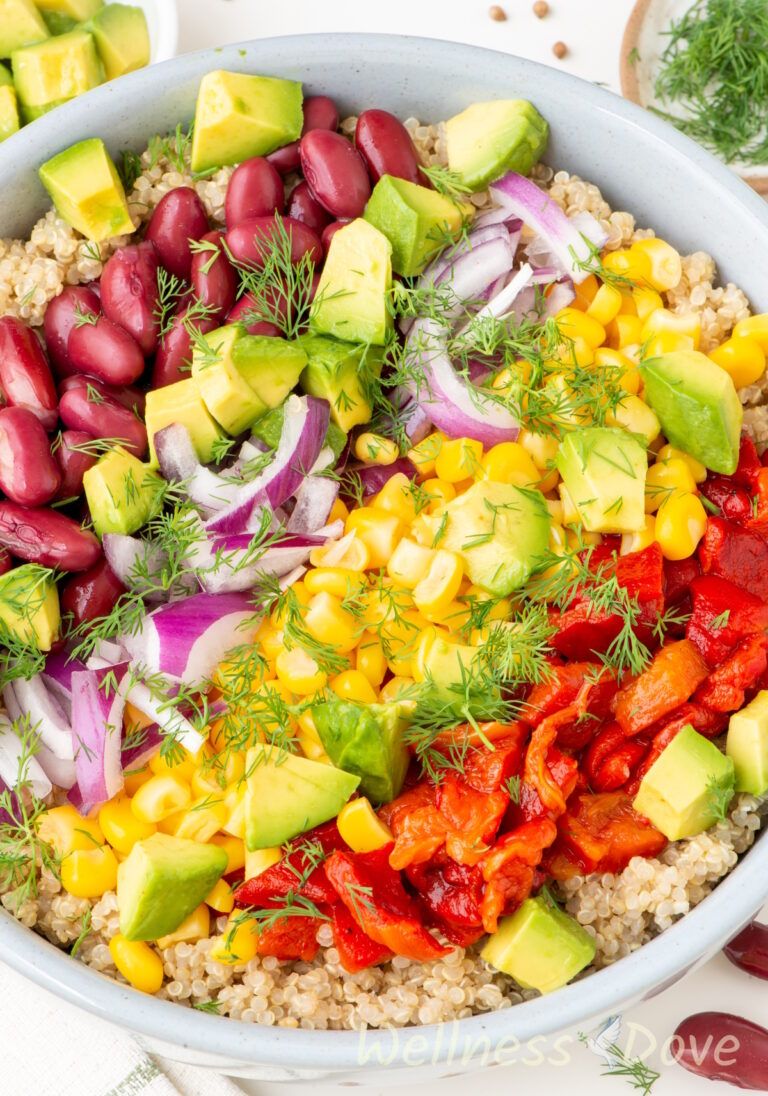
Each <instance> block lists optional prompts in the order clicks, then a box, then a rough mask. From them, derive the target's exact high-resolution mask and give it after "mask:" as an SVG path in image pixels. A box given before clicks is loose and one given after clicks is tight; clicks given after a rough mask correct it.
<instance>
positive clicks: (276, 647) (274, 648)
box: [256, 620, 285, 663]
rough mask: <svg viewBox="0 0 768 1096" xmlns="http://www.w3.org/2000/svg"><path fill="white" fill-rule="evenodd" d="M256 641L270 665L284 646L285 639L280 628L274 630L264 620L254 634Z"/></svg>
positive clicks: (267, 621)
mask: <svg viewBox="0 0 768 1096" xmlns="http://www.w3.org/2000/svg"><path fill="white" fill-rule="evenodd" d="M256 641H257V642H258V644H259V646H260V647H261V650H262V653H263V655H264V657H265V658H266V659H267V660H268V662H270V663H272V662H274V661H275V659H276V658H277V656H278V655H279V654H280V652H281V651H282V649H283V647H284V646H285V637H284V636H283V630H282V628H275V626H274V625H273V624H272V623H271V621H269V620H265V621H264V622H263V623H262V625H261V627H260V628H259V630H258V632H257V633H256Z"/></svg>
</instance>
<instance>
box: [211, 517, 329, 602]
mask: <svg viewBox="0 0 768 1096" xmlns="http://www.w3.org/2000/svg"><path fill="white" fill-rule="evenodd" d="M343 532H344V523H343V522H341V521H338V522H333V523H332V524H331V525H329V526H326V527H325V528H323V529H320V530H318V532H317V533H316V534H314V535H312V536H307V535H305V534H303V535H301V536H299V535H294V536H288V537H285V538H284V539H283V540H282V541H280V543H279V544H274V545H273V546H272V547H271V548H268V549H267V550H266V551H265V552H263V553H262V554H261V555H259V556H254V554H253V551H252V547H251V545H252V541H253V538H252V537H251V536H250V535H249V534H248V533H240V534H235V535H230V536H226V537H217V538H213V539H211V540H209V541H208V543H207V544H204V543H201V544H199V545H198V546H197V547H196V549H195V552H194V555H193V556H192V557H191V562H192V563H193V564H194V566H195V567H196V568H197V576H198V578H199V580H200V583H201V585H202V586H203V588H204V589H205V590H206V591H207V592H208V593H209V594H224V593H232V592H235V591H243V590H252V589H253V587H254V586H256V585H257V583H258V581H259V578H260V576H262V575H276V576H277V577H278V578H279V577H281V576H283V575H287V574H289V573H290V572H291V571H292V570H294V568H296V567H298V566H300V565H301V564H303V563H305V562H306V560H308V559H309V554H310V552H311V551H312V549H313V548H317V547H319V546H320V545H322V544H325V542H326V541H327V540H328V539H329V538H331V537H336V536H340V535H341V533H343ZM251 557H253V559H252V562H249V560H250V559H251Z"/></svg>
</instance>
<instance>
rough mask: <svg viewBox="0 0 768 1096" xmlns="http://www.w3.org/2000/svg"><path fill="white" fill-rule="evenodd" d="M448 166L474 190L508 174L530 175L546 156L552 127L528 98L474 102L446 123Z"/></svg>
mask: <svg viewBox="0 0 768 1096" xmlns="http://www.w3.org/2000/svg"><path fill="white" fill-rule="evenodd" d="M445 135H446V144H447V153H448V167H449V169H450V170H451V171H455V172H456V174H457V175H459V176H460V177H461V180H462V182H463V183H464V185H465V186H467V187H468V188H469V189H470V190H482V189H483V188H484V187H486V186H488V184H489V183H490V182H492V181H493V180H494V179H498V178H499V177H500V176H501V175H503V174H504V173H505V172H507V171H517V172H518V173H519V174H520V175H529V174H530V172H531V168H532V167H533V165H534V164H537V163H538V162H539V160H540V159H541V157H542V156H543V155H544V149H545V148H546V147H547V140H548V138H549V126H548V125H547V122H546V121H545V119H544V118H542V116H541V115H540V114H539V112H538V110H536V107H535V106H534V105H533V103H529V102H528V100H527V99H496V100H494V101H493V102H491V103H473V104H472V106H470V107H467V109H466V110H463V111H462V112H461V114H457V115H455V116H454V117H453V118H449V119H448V121H447V122H446V124H445Z"/></svg>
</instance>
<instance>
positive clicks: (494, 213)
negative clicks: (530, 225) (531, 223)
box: [472, 205, 523, 232]
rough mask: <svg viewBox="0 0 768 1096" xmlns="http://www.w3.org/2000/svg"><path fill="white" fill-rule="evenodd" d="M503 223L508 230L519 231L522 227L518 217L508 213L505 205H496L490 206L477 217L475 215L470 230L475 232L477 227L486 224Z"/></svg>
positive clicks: (482, 226) (483, 226)
mask: <svg viewBox="0 0 768 1096" xmlns="http://www.w3.org/2000/svg"><path fill="white" fill-rule="evenodd" d="M498 224H505V225H506V226H507V227H508V228H509V230H510V232H516V231H517V232H519V231H520V229H521V228H522V227H523V222H522V221H521V220H520V218H519V217H515V215H514V214H512V213H510V212H509V210H508V209H507V207H506V206H503V205H496V206H491V208H490V209H487V210H486V211H485V213H481V214H480V216H479V217H476V218H475V219H474V221H473V222H472V231H473V232H475V231H476V230H477V229H478V228H485V227H486V226H487V225H498Z"/></svg>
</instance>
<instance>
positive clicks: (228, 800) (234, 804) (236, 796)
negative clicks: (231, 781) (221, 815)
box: [221, 784, 245, 841]
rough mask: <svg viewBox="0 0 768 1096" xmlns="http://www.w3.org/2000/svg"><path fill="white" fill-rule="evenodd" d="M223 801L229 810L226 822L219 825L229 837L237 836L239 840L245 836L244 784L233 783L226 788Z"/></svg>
mask: <svg viewBox="0 0 768 1096" xmlns="http://www.w3.org/2000/svg"><path fill="white" fill-rule="evenodd" d="M224 803H225V806H226V808H227V811H228V812H229V813H228V814H227V819H226V822H224V824H223V826H222V827H221V828H222V830H224V832H225V833H226V834H228V835H229V836H230V837H237V838H238V839H239V840H240V841H242V840H244V838H245V784H240V785H235V786H234V787H232V788H228V789H227V793H226V795H225V796H224Z"/></svg>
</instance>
